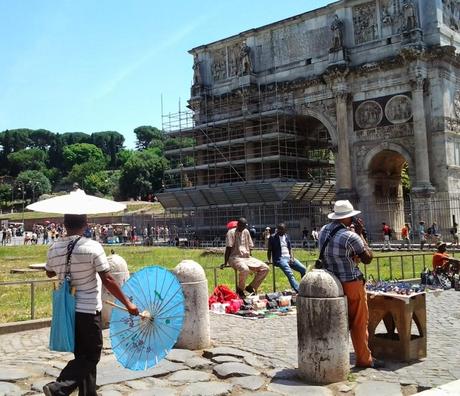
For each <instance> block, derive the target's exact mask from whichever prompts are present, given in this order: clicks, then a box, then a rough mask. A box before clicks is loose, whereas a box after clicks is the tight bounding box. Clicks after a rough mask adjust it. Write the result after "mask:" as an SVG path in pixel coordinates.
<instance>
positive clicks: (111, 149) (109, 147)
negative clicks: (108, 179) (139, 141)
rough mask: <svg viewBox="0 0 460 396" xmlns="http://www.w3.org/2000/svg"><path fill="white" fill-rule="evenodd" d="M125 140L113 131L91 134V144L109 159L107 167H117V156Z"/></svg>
mask: <svg viewBox="0 0 460 396" xmlns="http://www.w3.org/2000/svg"><path fill="white" fill-rule="evenodd" d="M124 142H125V138H124V136H123V135H122V134H121V133H118V132H115V131H105V132H95V133H93V134H91V143H92V144H94V145H95V146H97V147H99V148H100V149H101V150H102V152H103V153H104V154H105V155H106V156H107V157H108V158H109V167H110V168H112V169H113V168H115V167H116V166H117V154H118V152H119V151H120V150H121V149H122V148H123V144H124Z"/></svg>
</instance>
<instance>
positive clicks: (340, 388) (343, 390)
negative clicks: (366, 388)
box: [337, 384, 352, 393]
mask: <svg viewBox="0 0 460 396" xmlns="http://www.w3.org/2000/svg"><path fill="white" fill-rule="evenodd" d="M337 390H338V391H339V392H341V393H347V392H350V391H351V390H352V387H351V386H348V385H346V384H340V385H339V386H338V387H337Z"/></svg>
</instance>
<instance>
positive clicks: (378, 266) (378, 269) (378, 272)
mask: <svg viewBox="0 0 460 396" xmlns="http://www.w3.org/2000/svg"><path fill="white" fill-rule="evenodd" d="M377 280H380V257H377Z"/></svg>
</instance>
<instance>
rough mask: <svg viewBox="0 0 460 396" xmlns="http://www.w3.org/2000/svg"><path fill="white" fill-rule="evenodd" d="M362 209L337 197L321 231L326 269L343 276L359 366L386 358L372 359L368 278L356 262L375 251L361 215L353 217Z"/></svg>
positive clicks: (374, 364) (373, 364) (377, 363)
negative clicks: (365, 236) (364, 229)
mask: <svg viewBox="0 0 460 396" xmlns="http://www.w3.org/2000/svg"><path fill="white" fill-rule="evenodd" d="M360 213H361V212H360V211H359V210H355V209H354V208H353V205H352V204H351V203H350V202H349V201H348V200H339V201H336V203H335V205H334V211H333V212H332V213H330V214H329V215H328V218H329V219H330V220H332V221H331V222H330V223H329V224H327V225H325V226H324V227H323V228H322V229H321V231H320V233H319V248H320V249H321V248H322V247H323V245H325V244H326V247H325V249H324V254H323V265H324V269H326V270H327V271H330V272H332V273H333V274H334V275H335V276H336V277H337V278H338V279H339V280H340V282H341V284H342V287H343V292H344V294H345V296H346V297H347V301H348V319H349V324H350V334H351V340H352V342H353V347H354V350H355V355H356V366H357V367H375V368H377V367H382V366H383V362H381V361H378V360H375V359H373V358H372V355H371V351H370V349H369V345H368V339H369V333H368V330H367V325H368V321H369V310H368V306H367V297H366V289H365V286H364V284H365V280H364V275H363V273H362V272H361V270H360V269H359V267H358V265H357V262H358V261H361V262H362V263H363V264H369V263H370V262H371V261H372V258H373V255H372V251H371V250H370V249H369V246H368V245H367V242H366V241H365V239H364V238H363V236H362V230H363V227H364V223H363V221H362V219H357V218H355V217H354V216H356V215H358V214H360ZM352 223H353V224H354V225H355V232H352V231H350V230H349V229H348V227H349V226H350V225H351V224H352ZM331 235H332V236H331ZM330 236H331V238H330ZM327 241H328V242H327Z"/></svg>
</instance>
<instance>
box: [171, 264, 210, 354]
mask: <svg viewBox="0 0 460 396" xmlns="http://www.w3.org/2000/svg"><path fill="white" fill-rule="evenodd" d="M173 272H174V274H175V275H176V276H177V279H178V280H179V282H180V284H181V286H182V291H183V293H184V298H185V318H184V326H183V328H182V332H181V334H180V336H179V339H178V340H177V342H176V345H175V346H176V347H177V348H183V349H191V350H195V349H204V348H207V347H209V345H210V343H211V336H210V324H209V307H208V280H207V279H206V274H205V272H204V270H203V268H202V267H201V265H200V264H198V263H197V262H195V261H193V260H183V261H181V262H180V263H179V264H178V265H177V266H176V268H174V271H173Z"/></svg>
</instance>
